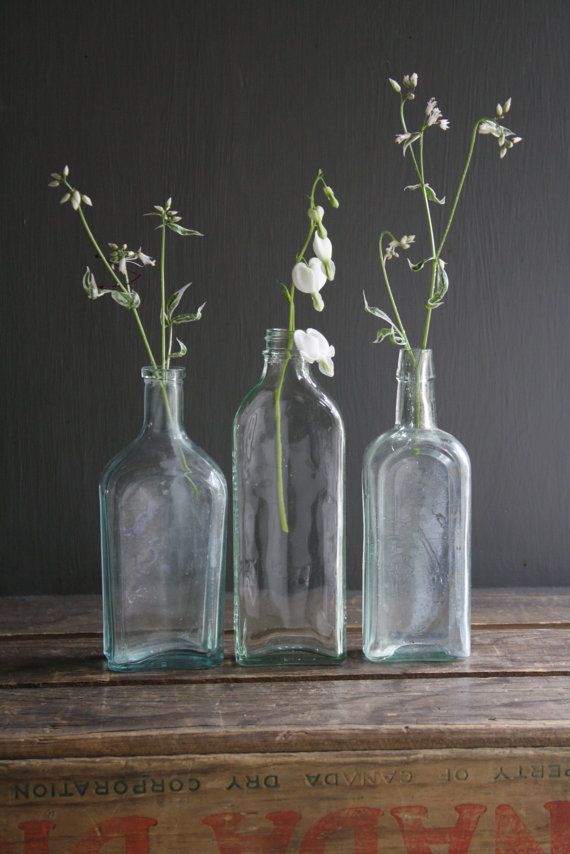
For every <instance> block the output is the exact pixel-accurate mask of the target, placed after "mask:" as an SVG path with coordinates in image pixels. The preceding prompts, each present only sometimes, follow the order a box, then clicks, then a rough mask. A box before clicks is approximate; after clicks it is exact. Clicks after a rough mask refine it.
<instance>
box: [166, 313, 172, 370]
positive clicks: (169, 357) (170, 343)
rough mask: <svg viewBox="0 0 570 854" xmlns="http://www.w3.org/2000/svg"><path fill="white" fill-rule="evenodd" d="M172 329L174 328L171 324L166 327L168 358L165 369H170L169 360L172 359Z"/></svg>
mask: <svg viewBox="0 0 570 854" xmlns="http://www.w3.org/2000/svg"><path fill="white" fill-rule="evenodd" d="M173 328H174V327H173V324H172V323H171V324H170V326H169V327H168V357H167V359H166V367H167V368H169V367H170V359H171V357H172V330H173Z"/></svg>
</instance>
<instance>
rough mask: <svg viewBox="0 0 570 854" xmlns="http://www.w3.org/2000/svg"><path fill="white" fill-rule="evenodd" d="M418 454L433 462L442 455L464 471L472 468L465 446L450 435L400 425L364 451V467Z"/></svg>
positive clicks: (443, 432) (382, 435)
mask: <svg viewBox="0 0 570 854" xmlns="http://www.w3.org/2000/svg"><path fill="white" fill-rule="evenodd" d="M418 454H421V455H426V456H431V457H433V458H434V459H437V458H438V457H440V456H441V457H444V458H445V459H446V460H447V461H455V462H457V464H458V465H460V466H461V467H462V468H466V469H469V468H470V461H469V455H468V453H467V451H466V449H465V447H464V446H463V444H462V443H461V442H460V441H459V439H457V438H456V437H455V436H453V435H452V434H451V433H448V432H446V431H445V430H441V429H440V428H439V427H433V428H430V429H421V430H420V429H415V428H408V427H402V426H399V425H396V426H395V427H392V429H391V430H387V431H386V432H385V433H382V434H381V435H380V436H378V437H377V438H376V439H373V440H372V442H370V444H369V445H368V446H367V448H366V450H365V452H364V465H365V466H366V465H367V464H372V463H374V462H378V461H381V460H383V459H385V458H389V457H408V456H414V457H417V456H418Z"/></svg>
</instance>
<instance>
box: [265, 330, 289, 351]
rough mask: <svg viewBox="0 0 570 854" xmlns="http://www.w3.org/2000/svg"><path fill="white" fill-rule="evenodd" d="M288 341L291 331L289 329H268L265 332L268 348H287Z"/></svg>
mask: <svg viewBox="0 0 570 854" xmlns="http://www.w3.org/2000/svg"><path fill="white" fill-rule="evenodd" d="M288 343H289V331H288V330H287V329H268V330H267V332H266V333H265V345H266V347H267V350H286V349H287V345H288ZM294 346H295V345H293V349H294Z"/></svg>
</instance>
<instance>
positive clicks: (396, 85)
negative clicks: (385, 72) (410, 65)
mask: <svg viewBox="0 0 570 854" xmlns="http://www.w3.org/2000/svg"><path fill="white" fill-rule="evenodd" d="M388 81H389V83H390V86H391V87H392V89H393V90H394V92H401V91H402V87H401V86H400V84H399V83H397V82H396V80H392V78H391V77H388Z"/></svg>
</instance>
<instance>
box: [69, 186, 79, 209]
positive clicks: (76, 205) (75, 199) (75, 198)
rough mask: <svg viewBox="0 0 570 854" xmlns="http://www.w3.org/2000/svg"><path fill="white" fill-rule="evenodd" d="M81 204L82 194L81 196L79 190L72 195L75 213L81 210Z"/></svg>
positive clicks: (72, 205)
mask: <svg viewBox="0 0 570 854" xmlns="http://www.w3.org/2000/svg"><path fill="white" fill-rule="evenodd" d="M80 204H81V194H80V192H79V190H74V191H73V193H72V194H71V207H72V208H73V210H74V211H76V210H77V209H78V208H79V205H80Z"/></svg>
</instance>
